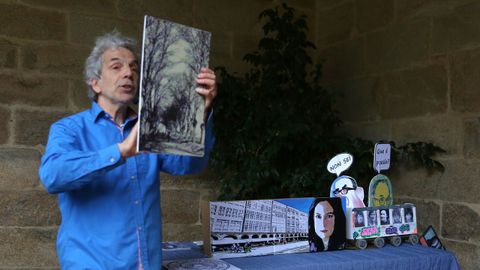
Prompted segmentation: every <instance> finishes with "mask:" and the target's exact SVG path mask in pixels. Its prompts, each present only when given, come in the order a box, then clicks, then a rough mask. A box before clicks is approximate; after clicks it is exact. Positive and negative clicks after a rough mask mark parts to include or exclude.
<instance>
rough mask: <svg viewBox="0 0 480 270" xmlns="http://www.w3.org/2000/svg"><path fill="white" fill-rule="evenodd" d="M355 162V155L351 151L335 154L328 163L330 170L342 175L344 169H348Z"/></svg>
mask: <svg viewBox="0 0 480 270" xmlns="http://www.w3.org/2000/svg"><path fill="white" fill-rule="evenodd" d="M352 163H353V156H352V155H350V154H349V153H341V154H338V155H336V156H334V157H333V158H332V159H330V161H329V162H328V164H327V169H328V171H329V172H331V173H334V174H336V175H337V176H340V174H341V173H342V172H343V171H346V170H347V169H348V168H350V166H351V165H352Z"/></svg>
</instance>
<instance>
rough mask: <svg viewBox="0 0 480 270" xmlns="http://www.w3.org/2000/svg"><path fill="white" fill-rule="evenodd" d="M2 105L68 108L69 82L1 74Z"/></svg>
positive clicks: (0, 97) (0, 93)
mask: <svg viewBox="0 0 480 270" xmlns="http://www.w3.org/2000/svg"><path fill="white" fill-rule="evenodd" d="M0 81H1V82H2V87H1V88H0V103H2V104H8V105H13V104H24V105H34V106H60V107H67V104H68V102H67V101H68V100H67V94H68V83H67V80H64V79H57V78H47V77H39V76H16V75H4V74H0Z"/></svg>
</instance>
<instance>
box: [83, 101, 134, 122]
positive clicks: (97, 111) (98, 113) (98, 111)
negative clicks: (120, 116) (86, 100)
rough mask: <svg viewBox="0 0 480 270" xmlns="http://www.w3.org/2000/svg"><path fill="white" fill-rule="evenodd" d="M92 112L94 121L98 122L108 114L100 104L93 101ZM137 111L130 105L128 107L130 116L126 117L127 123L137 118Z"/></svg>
mask: <svg viewBox="0 0 480 270" xmlns="http://www.w3.org/2000/svg"><path fill="white" fill-rule="evenodd" d="M90 114H91V116H92V119H93V122H94V123H96V122H97V121H98V119H100V117H103V116H107V113H106V112H105V111H104V110H103V109H102V108H101V107H100V106H99V105H98V103H97V102H95V101H93V102H92V107H91V108H90ZM137 117H138V116H137V113H136V112H135V111H134V110H133V109H132V108H130V107H128V116H127V119H125V124H126V123H128V122H130V121H132V120H135V119H137Z"/></svg>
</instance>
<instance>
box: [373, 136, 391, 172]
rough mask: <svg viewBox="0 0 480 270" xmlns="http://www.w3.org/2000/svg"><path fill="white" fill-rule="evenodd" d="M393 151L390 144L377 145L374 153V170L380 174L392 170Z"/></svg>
mask: <svg viewBox="0 0 480 270" xmlns="http://www.w3.org/2000/svg"><path fill="white" fill-rule="evenodd" d="M391 150H392V147H391V146H390V144H388V143H377V144H375V150H374V153H373V168H374V169H375V170H376V171H377V172H378V173H380V171H384V170H388V169H389V168H390V156H391V152H392V151H391Z"/></svg>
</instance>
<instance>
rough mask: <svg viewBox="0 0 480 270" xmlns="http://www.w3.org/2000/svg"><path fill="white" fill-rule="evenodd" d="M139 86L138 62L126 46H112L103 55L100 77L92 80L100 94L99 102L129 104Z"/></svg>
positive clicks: (104, 103) (109, 104)
mask: <svg viewBox="0 0 480 270" xmlns="http://www.w3.org/2000/svg"><path fill="white" fill-rule="evenodd" d="M137 87H138V62H137V59H136V57H135V55H134V54H133V53H132V52H131V51H130V50H128V49H125V48H112V49H108V50H106V51H105V52H104V53H103V55H102V73H101V75H100V79H93V80H92V88H93V90H95V92H96V93H97V94H98V103H99V104H102V105H104V106H111V105H128V104H130V103H131V102H132V100H133V99H134V98H135V95H136V93H137Z"/></svg>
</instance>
